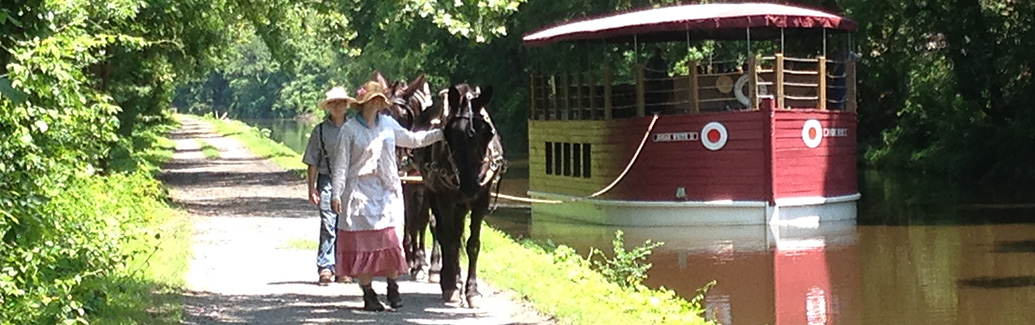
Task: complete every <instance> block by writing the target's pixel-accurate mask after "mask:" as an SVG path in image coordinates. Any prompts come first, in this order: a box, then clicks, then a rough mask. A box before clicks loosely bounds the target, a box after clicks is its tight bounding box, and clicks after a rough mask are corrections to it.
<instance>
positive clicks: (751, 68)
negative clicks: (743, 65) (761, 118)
mask: <svg viewBox="0 0 1035 325" xmlns="http://www.w3.org/2000/svg"><path fill="white" fill-rule="evenodd" d="M747 63H748V71H747V73H748V76H750V77H748V88H750V89H748V105H750V106H749V107H748V108H749V109H753V110H758V61H757V59H756V58H755V56H754V55H752V56H750V57H748V62H747ZM737 91H740V90H737Z"/></svg>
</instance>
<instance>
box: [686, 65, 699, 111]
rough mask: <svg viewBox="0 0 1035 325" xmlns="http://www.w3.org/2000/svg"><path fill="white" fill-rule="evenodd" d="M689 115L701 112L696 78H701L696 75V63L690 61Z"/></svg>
mask: <svg viewBox="0 0 1035 325" xmlns="http://www.w3.org/2000/svg"><path fill="white" fill-rule="evenodd" d="M689 65H690V66H689V67H688V68H689V69H690V114H697V113H700V112H701V95H700V91H699V89H698V88H699V87H698V86H699V85H698V80H697V79H698V78H700V77H701V76H699V75H698V73H697V61H690V63H689Z"/></svg>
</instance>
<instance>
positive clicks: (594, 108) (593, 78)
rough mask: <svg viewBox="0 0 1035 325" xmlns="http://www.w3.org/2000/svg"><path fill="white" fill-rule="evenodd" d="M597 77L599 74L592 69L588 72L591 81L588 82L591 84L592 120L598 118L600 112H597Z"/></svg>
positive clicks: (590, 110) (590, 114) (590, 113)
mask: <svg viewBox="0 0 1035 325" xmlns="http://www.w3.org/2000/svg"><path fill="white" fill-rule="evenodd" d="M596 77H597V76H596V75H594V74H593V71H592V70H590V71H588V72H586V79H589V81H588V82H587V83H588V84H589V119H591V120H595V119H597V116H598V115H599V114H597V98H596V97H597V78H596Z"/></svg>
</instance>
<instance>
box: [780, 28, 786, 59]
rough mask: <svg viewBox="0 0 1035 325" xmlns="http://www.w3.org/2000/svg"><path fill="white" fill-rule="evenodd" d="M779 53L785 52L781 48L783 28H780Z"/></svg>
mask: <svg viewBox="0 0 1035 325" xmlns="http://www.w3.org/2000/svg"><path fill="white" fill-rule="evenodd" d="M780 53H787V52H785V51H784V48H783V28H780Z"/></svg>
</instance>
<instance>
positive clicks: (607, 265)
mask: <svg viewBox="0 0 1035 325" xmlns="http://www.w3.org/2000/svg"><path fill="white" fill-rule="evenodd" d="M612 244H613V246H614V247H613V248H612V249H613V252H614V256H612V257H611V258H608V257H607V255H604V253H603V252H601V251H600V250H599V249H596V248H595V247H594V248H590V250H589V255H588V256H586V260H588V261H590V265H591V266H592V268H593V270H594V271H597V272H600V274H603V275H604V278H605V279H607V281H611V282H614V283H617V284H619V285H621V286H622V287H625V288H638V287H640V286H642V285H643V280H646V279H647V271H648V270H650V268H651V266H652V265H651V263H649V262H647V257H648V256H650V253H651V250H653V249H655V248H658V247H660V246H661V245H664V244H665V243H662V242H656V243H655V242H651V240H650V239H648V240H647V241H646V242H644V243H643V246H637V247H634V248H633V250H631V251H627V250H625V238H624V237H623V233H622V231H621V230H618V231H615V239H614V241H612Z"/></svg>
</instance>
